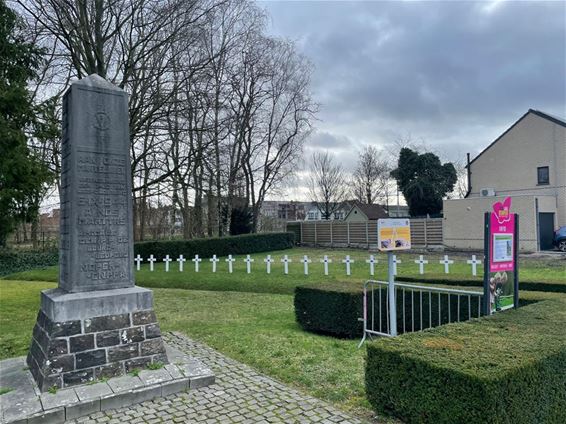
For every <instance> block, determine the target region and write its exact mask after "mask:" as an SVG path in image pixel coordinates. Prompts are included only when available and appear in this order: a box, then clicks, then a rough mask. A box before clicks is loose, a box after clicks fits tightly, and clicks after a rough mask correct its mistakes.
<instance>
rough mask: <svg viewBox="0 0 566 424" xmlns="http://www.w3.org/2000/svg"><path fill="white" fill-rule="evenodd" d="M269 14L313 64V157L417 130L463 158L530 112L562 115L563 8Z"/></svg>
mask: <svg viewBox="0 0 566 424" xmlns="http://www.w3.org/2000/svg"><path fill="white" fill-rule="evenodd" d="M264 5H265V7H266V8H267V9H268V12H269V13H270V14H271V16H272V22H273V25H272V30H273V32H274V33H276V34H278V35H283V36H286V37H289V38H292V39H295V40H297V44H298V46H299V48H300V50H301V51H302V52H303V53H304V54H305V55H307V56H308V57H309V58H310V59H311V60H312V61H313V62H314V64H315V66H316V70H315V73H314V75H313V79H314V81H313V91H314V95H315V97H316V100H317V101H319V102H321V104H322V109H321V114H320V119H321V120H322V122H321V123H320V125H319V129H320V133H321V134H323V136H322V135H320V136H318V138H316V137H314V138H313V140H312V143H313V144H312V147H313V148H319V147H323V148H328V149H335V148H339V146H340V143H338V145H337V140H344V137H347V138H348V139H350V140H351V144H352V145H353V147H354V150H355V148H357V147H359V146H360V145H361V144H363V143H366V144H376V145H384V144H386V143H390V142H391V141H392V139H395V138H398V137H399V136H401V135H402V134H405V133H411V134H413V135H414V136H415V137H417V138H423V139H425V140H426V141H427V143H430V144H431V145H432V146H437V150H442V151H444V152H447V153H446V154H448V155H454V156H461V155H463V154H464V153H465V152H466V151H472V152H474V153H477V152H478V151H479V150H481V148H482V147H485V146H486V145H487V144H489V143H490V142H491V141H492V140H493V139H494V138H495V137H497V136H498V135H499V133H500V132H501V131H503V130H504V129H505V128H506V127H507V126H509V125H511V124H512V123H513V122H514V121H515V120H516V119H517V118H518V117H520V116H521V115H522V114H523V113H524V112H526V110H527V109H528V108H529V107H533V108H538V109H541V110H545V111H547V112H549V113H554V114H556V115H559V116H564V115H566V111H565V103H566V81H565V72H564V71H565V69H566V57H565V56H566V41H565V39H566V30H565V23H564V15H565V13H566V3H563V2H502V3H501V4H497V6H496V7H493V5H492V4H490V3H489V2H484V1H482V2H339V3H336V2H269V3H264ZM438 147H440V149H438ZM460 152H461V153H460Z"/></svg>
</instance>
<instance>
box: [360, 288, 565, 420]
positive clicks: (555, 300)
mask: <svg viewBox="0 0 566 424" xmlns="http://www.w3.org/2000/svg"><path fill="white" fill-rule="evenodd" d="M552 296H553V297H552V298H549V299H548V300H543V301H540V302H537V303H534V304H529V305H528V306H524V307H521V308H519V309H517V310H512V311H507V312H505V313H499V314H496V315H494V316H491V317H485V318H482V319H480V320H473V321H470V322H466V323H458V324H452V325H446V326H442V327H438V328H435V329H432V330H429V331H424V332H419V333H412V334H406V335H403V336H401V337H396V338H391V339H379V340H378V341H375V342H371V343H368V346H367V362H366V392H367V397H368V399H369V401H370V403H371V404H372V406H373V407H374V409H375V410H376V411H379V412H382V413H389V414H393V415H395V416H397V417H399V418H401V419H403V420H406V421H407V422H418V423H429V422H430V423H455V422H465V423H488V422H489V423H543V422H544V423H564V422H566V337H565V334H566V333H565V332H564V325H565V324H566V300H565V299H566V297H565V296H563V295H552Z"/></svg>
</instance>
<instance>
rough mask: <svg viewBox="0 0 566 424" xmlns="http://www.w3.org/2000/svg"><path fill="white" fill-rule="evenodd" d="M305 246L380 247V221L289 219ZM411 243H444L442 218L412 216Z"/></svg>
mask: <svg viewBox="0 0 566 424" xmlns="http://www.w3.org/2000/svg"><path fill="white" fill-rule="evenodd" d="M287 231H292V232H294V233H295V239H296V240H297V242H298V243H299V244H301V245H304V246H324V247H364V248H377V221H368V222H343V221H295V222H288V223H287ZM411 244H412V245H413V246H415V247H441V246H442V245H443V243H442V218H414V219H411Z"/></svg>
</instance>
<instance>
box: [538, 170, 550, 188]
mask: <svg viewBox="0 0 566 424" xmlns="http://www.w3.org/2000/svg"><path fill="white" fill-rule="evenodd" d="M537 179H538V184H539V185H540V184H549V183H550V181H549V172H548V166H539V167H538V168H537Z"/></svg>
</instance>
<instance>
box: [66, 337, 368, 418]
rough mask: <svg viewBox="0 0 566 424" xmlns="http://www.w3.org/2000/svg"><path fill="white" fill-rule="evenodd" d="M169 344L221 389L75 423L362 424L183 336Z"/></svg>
mask: <svg viewBox="0 0 566 424" xmlns="http://www.w3.org/2000/svg"><path fill="white" fill-rule="evenodd" d="M164 338H165V340H166V341H167V343H169V344H171V345H173V346H175V347H177V348H178V349H180V350H182V351H184V352H186V353H188V354H190V355H191V356H194V357H196V358H198V359H201V360H202V361H203V362H204V363H205V364H206V365H207V366H209V367H211V368H212V370H213V371H214V372H215V374H216V384H214V385H212V386H209V387H206V388H202V389H197V390H191V391H189V392H188V393H180V394H176V395H172V396H168V397H165V398H161V399H156V400H152V401H147V402H143V403H140V404H138V405H134V406H131V407H128V408H122V409H117V410H110V411H105V412H98V413H96V414H93V415H91V416H86V417H81V418H79V419H77V420H74V421H70V423H89V424H91V423H92V424H94V423H96V424H98V423H109V424H120V423H132V424H134V423H149V424H153V423H193V422H194V423H207V424H208V423H222V424H224V423H362V422H363V421H361V420H360V419H358V418H353V417H351V416H348V415H347V414H345V413H344V412H342V411H339V410H338V409H336V408H334V407H333V406H331V405H330V404H328V403H326V402H323V401H321V400H319V399H315V398H313V397H310V396H306V395H304V394H302V393H300V392H298V391H297V390H294V389H291V388H289V387H287V386H285V385H283V384H281V383H279V382H277V381H275V380H273V379H271V378H269V377H266V376H264V375H262V374H259V373H257V372H256V371H254V370H253V369H251V368H250V367H248V366H246V365H244V364H241V363H239V362H236V361H234V360H232V359H230V358H227V357H225V356H223V355H221V354H220V353H218V352H216V351H215V350H213V349H211V348H209V347H207V346H204V345H202V344H200V343H197V342H195V341H193V340H190V339H187V338H185V337H184V336H181V335H180V334H167V335H165V336H164Z"/></svg>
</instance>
